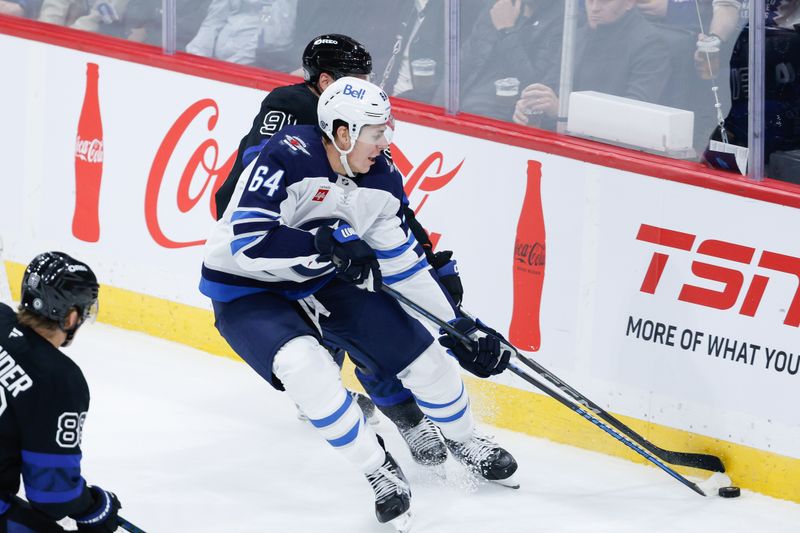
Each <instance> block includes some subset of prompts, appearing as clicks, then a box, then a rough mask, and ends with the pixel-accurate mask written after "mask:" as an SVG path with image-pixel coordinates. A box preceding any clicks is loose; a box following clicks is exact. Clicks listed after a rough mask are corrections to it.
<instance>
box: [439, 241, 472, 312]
mask: <svg viewBox="0 0 800 533" xmlns="http://www.w3.org/2000/svg"><path fill="white" fill-rule="evenodd" d="M431 266H432V267H433V269H434V270H436V274H437V275H438V276H439V282H440V283H441V284H442V286H443V287H444V288H445V290H446V291H447V293H448V294H449V295H450V298H452V299H453V302H454V303H455V304H456V307H458V306H459V305H461V300H462V299H463V298H464V286H463V285H461V277H459V275H458V265H457V263H456V260H455V259H453V252H451V251H449V250H448V251H443V252H436V253H435V254H433V258H432V261H431Z"/></svg>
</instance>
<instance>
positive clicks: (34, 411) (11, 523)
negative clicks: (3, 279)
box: [0, 252, 120, 533]
mask: <svg viewBox="0 0 800 533" xmlns="http://www.w3.org/2000/svg"><path fill="white" fill-rule="evenodd" d="M97 293H98V284H97V279H96V278H95V275H94V273H93V272H92V270H91V269H90V268H89V267H88V266H87V265H86V264H85V263H82V262H80V261H77V260H75V259H73V258H72V257H70V256H69V255H67V254H64V253H61V252H46V253H43V254H40V255H37V256H36V257H35V258H34V259H33V261H31V263H30V264H29V265H28V267H27V269H26V270H25V274H24V276H23V278H22V297H21V300H20V306H19V311H18V312H17V313H14V311H13V310H12V309H11V308H10V307H8V306H7V305H5V304H2V303H0V374H2V375H3V378H2V379H0V385H2V388H0V400H2V401H0V434H2V435H3V438H2V440H0V531H3V532H5V531H8V532H9V533H10V532H20V533H29V532H37V533H50V532H59V531H65V530H64V529H62V527H61V526H59V525H58V524H57V523H56V522H58V521H59V520H61V519H62V518H64V517H65V516H70V517H72V518H74V519H75V521H76V522H77V524H78V531H81V532H86V533H102V532H111V531H116V529H117V512H118V511H119V509H120V503H119V500H118V499H117V497H116V496H115V495H114V494H113V493H111V492H108V491H105V490H103V489H101V488H100V487H98V486H90V485H88V484H87V483H86V481H85V480H84V479H83V477H82V476H81V458H82V454H81V448H80V444H81V431H82V429H83V423H84V419H85V418H86V413H87V411H88V409H89V388H88V386H87V384H86V380H85V379H84V377H83V374H82V373H81V370H80V368H79V367H78V365H77V364H75V363H74V362H73V361H72V360H71V359H70V358H69V357H67V356H66V355H65V354H64V353H63V352H61V351H60V350H59V348H60V347H64V346H68V345H69V344H70V343H71V342H72V340H73V338H74V336H75V334H76V333H77V331H78V329H79V328H80V327H81V326H82V325H83V324H85V323H86V322H89V321H92V320H94V317H95V315H96V312H97ZM9 376H11V377H9ZM20 476H22V481H23V483H24V486H25V496H26V498H27V499H28V501H27V502H25V501H23V500H22V499H20V498H16V497H15V496H14V495H15V494H17V491H18V490H19V482H20Z"/></svg>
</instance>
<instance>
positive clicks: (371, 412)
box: [350, 391, 380, 426]
mask: <svg viewBox="0 0 800 533" xmlns="http://www.w3.org/2000/svg"><path fill="white" fill-rule="evenodd" d="M350 395H351V396H352V397H353V399H354V400H355V401H356V402H357V403H358V406H359V407H360V408H361V411H362V412H363V413H364V417H365V418H366V419H367V422H368V423H369V425H370V426H377V425H378V423H379V422H380V420H379V419H378V417H377V415H376V413H375V404H374V403H373V401H372V400H371V399H370V397H369V396H367V395H366V394H361V393H360V392H355V391H350Z"/></svg>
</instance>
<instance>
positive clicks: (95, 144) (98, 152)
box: [75, 135, 103, 163]
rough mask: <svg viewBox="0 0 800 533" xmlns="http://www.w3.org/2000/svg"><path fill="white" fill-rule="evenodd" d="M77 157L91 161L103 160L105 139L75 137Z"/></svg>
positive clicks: (98, 161)
mask: <svg viewBox="0 0 800 533" xmlns="http://www.w3.org/2000/svg"><path fill="white" fill-rule="evenodd" d="M75 157H77V158H78V159H80V160H82V161H87V162H89V163H102V162H103V141H101V140H100V139H81V136H80V135H78V136H77V137H76V138H75Z"/></svg>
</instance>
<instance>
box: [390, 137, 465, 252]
mask: <svg viewBox="0 0 800 533" xmlns="http://www.w3.org/2000/svg"><path fill="white" fill-rule="evenodd" d="M391 149H392V159H393V161H394V164H395V166H396V167H397V170H399V171H400V173H401V174H402V175H403V176H405V177H406V181H405V185H404V186H403V190H404V191H405V193H406V196H408V197H411V195H412V193H414V191H417V190H419V191H422V192H424V193H427V194H425V195H424V196H423V197H422V199H421V200H419V202H417V204H416V207H413V209H414V213H415V214H416V213H419V212H420V210H421V209H422V207H423V206H424V205H425V202H426V201H427V199H428V197H429V196H430V193H432V192H435V191H438V190H439V189H441V188H443V187H444V186H445V185H447V184H448V183H450V182H451V181H453V178H455V177H456V174H458V171H459V170H461V167H462V165H463V164H464V159H462V160H461V161H460V162H459V163H458V164H457V165H456V166H455V167H453V168H452V169H450V170H448V171H443V170H442V169H443V167H444V155H443V154H442V152H433V153H432V154H430V155H429V156H427V157H426V158H425V159H423V160H422V162H421V163H419V164H418V165H414V164H413V163H412V162H411V161H410V160H409V158H408V157H407V156H406V155H405V153H404V152H403V151H402V150H401V149H400V148H399V147H398V146H397V145H396V144H392V146H391ZM428 237H429V238H430V240H431V244H432V245H433V247H434V248H436V244H437V243H438V242H439V239H440V238H441V237H442V235H441V233H436V232H430V234H429V235H428Z"/></svg>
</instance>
